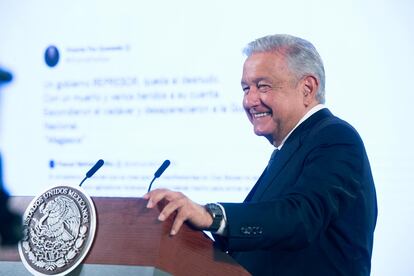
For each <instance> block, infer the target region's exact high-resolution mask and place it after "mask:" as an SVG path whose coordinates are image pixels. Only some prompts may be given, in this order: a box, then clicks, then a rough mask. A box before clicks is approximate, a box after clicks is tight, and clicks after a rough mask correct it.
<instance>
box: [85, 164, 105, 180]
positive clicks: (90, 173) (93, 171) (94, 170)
mask: <svg viewBox="0 0 414 276" xmlns="http://www.w3.org/2000/svg"><path fill="white" fill-rule="evenodd" d="M104 163H105V162H104V161H103V160H102V159H99V160H98V162H96V164H95V165H94V166H93V167H92V169H90V170H89V171H88V172H87V173H86V177H87V178H89V177H92V175H94V174H95V173H96V171H97V170H99V169H100V168H101V167H102V165H103V164H104Z"/></svg>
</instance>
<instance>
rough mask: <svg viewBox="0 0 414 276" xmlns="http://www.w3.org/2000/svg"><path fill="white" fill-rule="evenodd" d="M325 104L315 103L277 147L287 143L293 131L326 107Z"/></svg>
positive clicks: (280, 147)
mask: <svg viewBox="0 0 414 276" xmlns="http://www.w3.org/2000/svg"><path fill="white" fill-rule="evenodd" d="M324 108H325V105H324V104H318V105H315V106H314V107H312V108H311V109H310V110H309V111H308V112H307V113H306V114H305V115H304V116H303V117H302V119H300V120H299V122H298V123H297V124H296V126H295V127H294V128H293V129H292V130H291V131H290V132H289V133H288V135H286V137H285V138H284V139H283V140H282V143H280V145H279V146H278V147H276V149H278V150H281V149H282V147H283V145H284V144H285V142H286V140H287V139H288V138H289V136H290V134H292V132H293V131H294V130H295V129H296V128H297V127H298V126H299V125H300V124H301V123H303V122H304V121H305V120H306V119H308V118H309V117H310V116H312V115H313V114H315V113H316V112H318V111H319V110H321V109H324Z"/></svg>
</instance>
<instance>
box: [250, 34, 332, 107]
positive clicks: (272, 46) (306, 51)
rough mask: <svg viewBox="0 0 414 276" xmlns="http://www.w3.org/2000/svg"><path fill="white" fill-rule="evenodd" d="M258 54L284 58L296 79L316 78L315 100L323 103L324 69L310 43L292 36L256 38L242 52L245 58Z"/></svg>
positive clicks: (280, 35)
mask: <svg viewBox="0 0 414 276" xmlns="http://www.w3.org/2000/svg"><path fill="white" fill-rule="evenodd" d="M259 52H276V53H279V54H282V55H283V56H285V57H286V58H287V65H288V67H289V69H290V70H291V71H292V72H293V73H294V74H295V75H296V77H297V78H298V79H300V78H302V77H304V76H306V75H312V76H314V77H316V78H317V79H318V80H319V89H318V91H317V92H316V99H317V100H318V101H319V103H325V69H324V67H323V62H322V59H321V57H320V56H319V53H318V51H316V48H315V46H313V45H312V43H310V42H309V41H307V40H305V39H302V38H299V37H295V36H292V35H286V34H276V35H269V36H265V37H262V38H258V39H256V40H254V41H252V42H250V43H249V44H247V46H246V47H245V48H244V50H243V53H244V54H245V55H246V56H247V57H249V56H251V55H252V54H254V53H259Z"/></svg>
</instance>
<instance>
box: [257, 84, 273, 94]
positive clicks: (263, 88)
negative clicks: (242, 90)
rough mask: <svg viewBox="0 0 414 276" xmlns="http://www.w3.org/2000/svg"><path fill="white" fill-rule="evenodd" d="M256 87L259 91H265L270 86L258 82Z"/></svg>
mask: <svg viewBox="0 0 414 276" xmlns="http://www.w3.org/2000/svg"><path fill="white" fill-rule="evenodd" d="M257 89H259V91H260V92H267V91H269V90H270V89H271V87H270V85H268V84H259V85H257Z"/></svg>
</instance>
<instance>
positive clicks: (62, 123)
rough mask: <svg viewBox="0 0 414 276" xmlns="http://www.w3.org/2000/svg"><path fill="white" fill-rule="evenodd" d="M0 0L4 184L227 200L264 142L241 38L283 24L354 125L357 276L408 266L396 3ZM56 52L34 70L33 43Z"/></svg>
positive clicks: (239, 195)
mask: <svg viewBox="0 0 414 276" xmlns="http://www.w3.org/2000/svg"><path fill="white" fill-rule="evenodd" d="M136 2H138V1H132V0H121V1H120V0H118V1H113V2H110V1H91V0H88V1H52V0H48V1H46V0H43V1H28V0H27V1H10V0H0V20H1V23H2V28H1V31H0V32H1V33H0V67H3V68H6V69H8V70H10V71H12V72H13V74H14V80H13V82H11V83H9V84H7V85H3V86H0V90H1V94H0V97H1V118H0V120H1V122H0V123H1V124H0V129H1V149H2V155H3V159H4V163H5V164H4V174H5V182H6V183H7V187H8V189H9V190H10V191H11V193H13V194H15V195H24V194H26V195H34V194H38V193H39V192H41V191H43V190H44V189H45V188H46V187H47V186H49V185H55V184H76V183H78V182H79V181H80V180H81V179H82V178H83V175H84V173H85V172H86V171H87V170H88V169H89V167H90V166H91V165H92V164H93V163H94V162H95V161H96V160H97V159H99V158H103V159H104V160H105V161H106V164H105V165H104V167H103V168H102V169H101V170H100V171H99V172H98V173H97V174H96V176H95V177H94V178H93V179H91V180H89V181H88V182H86V183H85V185H84V187H85V189H87V190H88V191H89V192H90V194H92V195H111V196H141V195H142V194H143V193H144V191H145V190H146V186H147V185H148V183H149V181H150V179H151V176H152V174H153V172H154V171H155V170H156V169H157V167H158V166H159V165H160V164H161V163H162V161H163V160H164V159H170V160H171V162H172V165H171V167H170V168H169V169H168V170H167V171H166V173H165V174H164V175H163V176H162V177H161V179H159V180H158V181H157V182H155V184H154V186H156V187H168V188H173V189H178V190H181V191H183V192H185V193H187V194H189V195H190V196H191V197H193V198H194V199H195V200H196V201H199V202H208V201H226V200H227V201H239V200H242V199H243V198H244V197H245V195H246V193H247V191H248V190H249V189H250V188H251V186H252V185H253V184H254V182H255V179H256V178H257V177H258V175H259V174H260V173H261V171H262V169H263V168H264V166H265V164H266V162H267V160H268V158H269V154H270V152H271V150H272V148H271V146H270V145H269V144H268V142H267V141H266V140H264V139H263V138H260V137H256V136H255V135H254V134H253V132H252V129H251V126H250V123H249V122H248V121H247V119H246V117H245V115H244V113H243V111H242V110H241V98H242V91H241V88H240V84H239V83H240V75H241V66H242V63H243V59H244V57H243V56H242V54H241V50H242V48H243V47H244V45H245V44H246V43H247V42H249V41H251V40H253V39H255V38H257V37H260V36H264V35H267V34H273V33H289V34H293V35H297V36H300V37H303V38H305V39H308V40H310V41H311V42H312V43H313V44H314V45H315V46H316V48H317V49H318V50H319V52H320V54H321V56H322V58H323V60H324V62H325V69H326V72H327V86H326V90H327V106H328V107H329V108H330V109H331V111H333V112H334V113H335V114H336V115H338V116H340V117H342V118H343V119H345V120H347V121H349V122H350V123H351V124H353V125H354V126H355V127H356V129H357V130H358V131H359V132H360V134H361V136H362V138H363V140H364V142H365V146H366V148H367V151H368V155H369V157H370V160H371V165H372V170H373V174H374V178H375V182H376V188H377V193H378V204H379V217H378V225H377V229H376V233H375V244H374V254H373V266H372V275H412V274H413V273H414V264H413V262H412V248H413V247H414V238H413V236H412V234H411V229H413V228H414V222H413V217H414V204H413V203H412V200H411V197H412V194H413V193H414V187H413V186H412V184H413V183H414V177H413V174H412V171H413V169H414V161H413V159H412V155H413V153H414V150H413V149H412V147H411V142H412V141H413V140H414V130H413V126H412V122H411V118H412V112H410V111H411V110H410V108H411V105H412V103H413V102H414V96H413V93H412V91H411V90H412V89H411V87H412V84H411V82H412V81H411V77H412V76H411V74H412V72H413V69H412V64H414V55H413V53H412V50H413V46H414V33H413V32H412V26H414V18H413V17H412V16H411V12H412V11H413V9H414V4H412V3H411V2H410V1H408V0H407V1H403V0H398V1H385V0H384V1H357V0H352V1H346V3H342V2H343V1H340V2H339V1H323V0H318V1H304V0H302V1H299V0H294V1H283V2H281V1H264V0H256V1H237V2H232V1H228V2H229V3H225V1H218V0H214V1H212V0H209V1H199V2H197V3H196V2H195V1H189V0H188V1H185V0H176V1H148V2H145V3H136ZM51 45H53V46H56V47H57V49H58V50H59V53H60V59H59V62H58V64H57V66H55V67H53V68H50V67H48V66H46V64H45V60H44V53H45V50H46V48H47V47H48V46H51Z"/></svg>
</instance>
